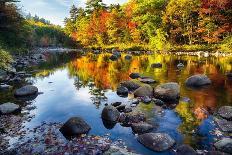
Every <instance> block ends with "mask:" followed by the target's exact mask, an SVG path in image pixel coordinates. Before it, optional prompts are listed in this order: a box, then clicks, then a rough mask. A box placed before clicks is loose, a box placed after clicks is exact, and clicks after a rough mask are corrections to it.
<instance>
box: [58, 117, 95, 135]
mask: <svg viewBox="0 0 232 155" xmlns="http://www.w3.org/2000/svg"><path fill="white" fill-rule="evenodd" d="M90 129H91V127H90V126H89V125H88V124H87V123H86V122H85V121H84V120H83V119H82V118H80V117H72V118H70V119H69V120H68V121H67V122H65V123H64V125H63V126H62V127H61V128H60V131H61V133H62V134H63V135H64V136H67V137H68V136H75V135H81V134H86V133H88V132H89V130H90Z"/></svg>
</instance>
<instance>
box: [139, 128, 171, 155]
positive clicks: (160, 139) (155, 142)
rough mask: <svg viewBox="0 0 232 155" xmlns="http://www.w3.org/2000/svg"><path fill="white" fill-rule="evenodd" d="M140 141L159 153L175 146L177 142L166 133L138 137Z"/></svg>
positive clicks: (146, 134)
mask: <svg viewBox="0 0 232 155" xmlns="http://www.w3.org/2000/svg"><path fill="white" fill-rule="evenodd" d="M138 141H139V142H140V143H141V144H143V145H144V146H145V147H147V148H149V149H151V150H153V151H157V152H161V151H166V150H168V149H170V148H171V147H172V146H173V145H174V144H175V141H174V140H173V139H172V138H171V137H170V136H169V135H168V134H166V133H145V134H142V135H139V136H138Z"/></svg>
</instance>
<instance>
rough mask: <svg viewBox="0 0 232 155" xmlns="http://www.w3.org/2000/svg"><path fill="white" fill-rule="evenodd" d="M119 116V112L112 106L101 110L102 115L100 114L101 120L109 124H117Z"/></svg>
mask: <svg viewBox="0 0 232 155" xmlns="http://www.w3.org/2000/svg"><path fill="white" fill-rule="evenodd" d="M119 116H120V113H119V111H118V110H117V109H116V108H115V107H113V106H106V107H105V108H104V109H103V110H102V114H101V117H102V119H104V120H106V121H109V122H117V120H118V118H119Z"/></svg>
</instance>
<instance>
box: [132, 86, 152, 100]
mask: <svg viewBox="0 0 232 155" xmlns="http://www.w3.org/2000/svg"><path fill="white" fill-rule="evenodd" d="M134 96H135V97H145V96H149V97H150V96H153V88H152V87H151V86H150V85H147V84H145V85H143V86H142V87H139V88H138V89H136V90H135V91H134Z"/></svg>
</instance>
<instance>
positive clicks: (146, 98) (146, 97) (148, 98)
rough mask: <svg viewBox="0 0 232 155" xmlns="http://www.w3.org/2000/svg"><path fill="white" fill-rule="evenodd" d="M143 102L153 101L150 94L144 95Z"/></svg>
mask: <svg viewBox="0 0 232 155" xmlns="http://www.w3.org/2000/svg"><path fill="white" fill-rule="evenodd" d="M141 100H142V102H143V103H151V101H152V99H151V98H150V97H148V96H144V97H142V98H141Z"/></svg>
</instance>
